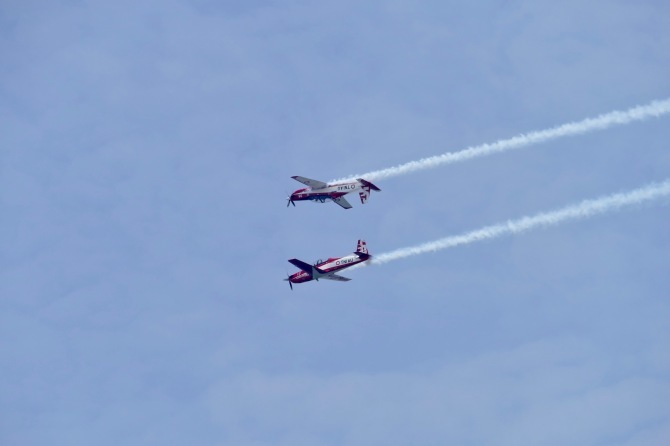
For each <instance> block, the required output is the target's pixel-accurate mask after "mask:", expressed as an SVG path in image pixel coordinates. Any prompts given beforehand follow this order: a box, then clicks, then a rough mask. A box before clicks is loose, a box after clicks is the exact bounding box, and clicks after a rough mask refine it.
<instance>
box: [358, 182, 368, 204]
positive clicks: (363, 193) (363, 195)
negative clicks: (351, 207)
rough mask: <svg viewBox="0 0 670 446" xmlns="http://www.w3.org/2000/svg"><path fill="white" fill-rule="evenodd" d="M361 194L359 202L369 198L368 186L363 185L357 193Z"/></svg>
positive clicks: (363, 202)
mask: <svg viewBox="0 0 670 446" xmlns="http://www.w3.org/2000/svg"><path fill="white" fill-rule="evenodd" d="M358 195H360V196H361V203H362V204H365V202H366V201H368V198H370V188H369V187H368V186H363V190H362V191H360V192H359V193H358Z"/></svg>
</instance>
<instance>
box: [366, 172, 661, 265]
mask: <svg viewBox="0 0 670 446" xmlns="http://www.w3.org/2000/svg"><path fill="white" fill-rule="evenodd" d="M668 195H670V179H669V180H666V181H664V182H662V183H655V184H650V185H647V186H644V187H641V188H639V189H635V190H632V191H629V192H622V193H618V194H612V195H608V196H605V197H601V198H597V199H594V200H584V201H582V202H581V203H579V204H576V205H572V206H567V207H564V208H562V209H558V210H555V211H550V212H543V213H540V214H536V215H533V216H529V217H522V218H520V219H518V220H508V221H506V222H504V223H499V224H496V225H492V226H486V227H484V228H481V229H477V230H475V231H471V232H467V233H465V234H461V235H455V236H450V237H445V238H442V239H439V240H435V241H432V242H428V243H423V244H421V245H416V246H410V247H407V248H401V249H396V250H395V251H390V252H386V253H383V254H379V255H376V256H374V257H373V258H372V260H371V263H373V264H382V263H387V262H391V261H393V260H398V259H402V258H405V257H410V256H416V255H419V254H425V253H428V252H434V251H439V250H442V249H447V248H453V247H455V246H459V245H467V244H470V243H474V242H479V241H483V240H489V239H494V238H498V237H501V236H504V235H508V234H521V233H524V232H526V231H529V230H531V229H535V228H537V227H542V226H554V225H558V224H560V223H563V222H567V221H569V220H581V219H585V218H589V217H592V216H595V215H598V214H605V213H608V212H613V211H617V210H620V209H621V208H624V207H626V206H632V205H635V204H641V203H644V202H649V201H653V200H656V199H658V198H661V197H664V196H668Z"/></svg>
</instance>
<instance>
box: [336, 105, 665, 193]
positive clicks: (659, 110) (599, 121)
mask: <svg viewBox="0 0 670 446" xmlns="http://www.w3.org/2000/svg"><path fill="white" fill-rule="evenodd" d="M669 112H670V99H664V100H658V101H652V102H650V103H649V104H647V105H639V106H637V107H633V108H630V109H628V110H626V111H612V112H610V113H605V114H603V115H600V116H597V117H595V118H587V119H584V120H582V121H578V122H569V123H567V124H563V125H559V126H557V127H552V128H549V129H545V130H538V131H535V132H530V133H526V134H521V135H519V136H515V137H513V138H509V139H501V140H498V141H496V142H494V143H491V144H481V145H478V146H473V147H468V148H467V149H464V150H461V151H459V152H447V153H444V154H442V155H436V156H431V157H429V158H423V159H420V160H418V161H410V162H408V163H405V164H401V165H399V166H395V167H389V168H387V169H381V170H374V171H372V172H367V173H364V174H359V175H352V176H350V177H346V178H340V179H338V180H333V181H331V182H340V181H351V180H353V179H356V178H365V179H367V180H374V179H381V178H389V177H394V176H398V175H404V174H406V173H410V172H415V171H417V170H423V169H429V168H431V167H437V166H440V165H442V164H451V163H456V162H459V161H465V160H468V159H471V158H477V157H480V156H486V155H491V154H493V153H498V152H505V151H507V150H512V149H519V148H521V147H525V146H529V145H531V144H537V143H541V142H545V141H549V140H552V139H556V138H561V137H564V136H572V135H579V134H582V133H588V132H592V131H595V130H604V129H607V128H609V127H612V126H614V125H623V124H630V123H631V122H634V121H643V120H645V119H648V118H650V117H659V116H661V115H664V114H666V113H669Z"/></svg>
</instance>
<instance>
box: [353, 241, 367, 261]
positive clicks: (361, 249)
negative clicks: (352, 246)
mask: <svg viewBox="0 0 670 446" xmlns="http://www.w3.org/2000/svg"><path fill="white" fill-rule="evenodd" d="M356 254H359V255H363V256H368V257H369V256H370V253H369V252H368V245H367V243H365V240H359V241H358V244H357V245H356Z"/></svg>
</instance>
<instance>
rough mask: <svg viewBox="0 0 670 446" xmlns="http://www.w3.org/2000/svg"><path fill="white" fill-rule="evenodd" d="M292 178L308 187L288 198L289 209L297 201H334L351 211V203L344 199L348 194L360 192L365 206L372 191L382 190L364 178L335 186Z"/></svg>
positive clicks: (303, 178) (302, 178) (306, 179)
mask: <svg viewBox="0 0 670 446" xmlns="http://www.w3.org/2000/svg"><path fill="white" fill-rule="evenodd" d="M291 178H293V179H294V180H296V181H300V182H301V183H302V184H304V185H306V186H307V187H305V188H303V189H298V190H297V191H295V192H293V193H292V194H291V196H290V197H288V203H286V206H287V207H288V205H290V204H293V206H295V202H296V201H306V200H311V201H313V202H315V203H316V202H319V203H325V202H326V201H333V202H335V203H337V204H339V205H340V206H342V207H343V208H344V209H351V207H352V206H351V204H349V202H348V201H347V200H346V199H345V198H344V196H345V195H346V194H350V193H352V192H358V195H359V196H360V197H361V203H363V204H365V202H366V201H368V198H369V197H370V191H371V190H376V191H381V189H380V188H378V187H377V186H375V185H374V184H372V183H371V182H369V181H366V180H364V179H363V178H358V179H357V180H355V181H351V182H346V183H334V184H328V183H324V182H323V181H318V180H311V179H309V178H305V177H299V176H294V177H291Z"/></svg>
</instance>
